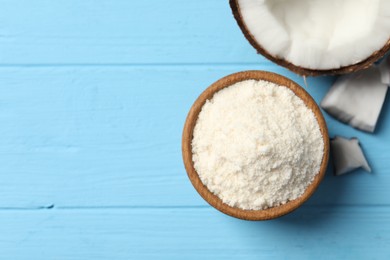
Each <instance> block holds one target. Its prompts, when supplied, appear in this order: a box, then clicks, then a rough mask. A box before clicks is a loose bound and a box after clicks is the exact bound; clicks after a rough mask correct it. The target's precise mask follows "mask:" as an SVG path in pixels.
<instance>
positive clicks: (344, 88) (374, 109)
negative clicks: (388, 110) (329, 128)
mask: <svg viewBox="0 0 390 260" xmlns="http://www.w3.org/2000/svg"><path fill="white" fill-rule="evenodd" d="M383 67H384V65H383ZM383 70H384V71H385V69H383ZM383 75H385V73H382V74H381V73H380V70H379V67H378V66H373V67H371V68H369V69H366V70H363V71H359V72H355V73H352V74H350V75H345V76H341V77H339V78H338V79H337V80H336V82H335V83H334V84H333V86H332V87H331V89H330V90H329V92H328V93H327V94H326V96H325V97H324V99H323V100H322V101H321V107H322V108H323V109H324V110H325V111H326V112H328V113H329V114H330V115H331V116H333V117H335V118H336V119H338V120H340V121H342V122H344V123H347V124H350V125H351V126H353V127H355V128H357V129H360V130H363V131H367V132H374V130H375V126H376V123H377V121H378V118H379V114H380V112H381V109H382V106H383V103H384V100H385V97H386V93H387V89H388V86H387V85H386V84H384V83H383V82H382V81H385V82H386V81H387V78H386V77H385V76H383Z"/></svg>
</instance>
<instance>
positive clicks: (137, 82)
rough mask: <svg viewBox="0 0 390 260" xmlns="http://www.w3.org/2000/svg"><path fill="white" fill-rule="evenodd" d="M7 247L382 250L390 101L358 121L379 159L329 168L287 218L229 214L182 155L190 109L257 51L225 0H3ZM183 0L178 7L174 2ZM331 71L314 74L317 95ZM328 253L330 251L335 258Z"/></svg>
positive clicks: (204, 254) (152, 253)
mask: <svg viewBox="0 0 390 260" xmlns="http://www.w3.org/2000/svg"><path fill="white" fill-rule="evenodd" d="M0 4H1V8H0V198H1V199H0V220H1V223H2V224H1V225H0V252H1V257H0V258H1V259H16V260H18V259H39V260H41V259H48V260H52V259H83V260H84V259H141V260H142V259H183V258H185V259H199V258H202V259H268V258H274V259H286V258H289V259H291V258H292V259H313V258H319V259H321V258H324V259H326V258H328V259H329V258H331V259H348V258H352V259H359V258H361V259H367V258H369V259H388V258H389V250H388V249H387V248H388V244H389V235H388V234H389V224H388V219H389V214H390V203H389V196H390V190H389V185H390V163H389V162H390V161H389V154H390V149H389V143H390V132H389V131H388V129H390V113H389V111H390V102H388V100H387V101H386V102H385V105H384V109H383V113H382V115H381V118H380V120H379V126H378V127H377V129H376V132H375V133H374V134H367V133H363V132H360V131H357V130H355V129H352V128H351V127H349V126H347V125H344V124H341V123H339V122H337V121H335V120H333V119H332V118H330V117H329V116H328V115H327V114H324V117H325V120H326V121H327V124H328V130H329V134H330V136H334V135H335V134H338V135H344V136H346V137H352V136H356V137H358V138H359V140H360V141H361V143H362V146H363V150H364V152H365V154H366V155H367V157H368V160H369V162H370V164H371V166H372V168H373V173H372V174H366V173H364V172H363V171H357V172H355V173H352V174H349V175H345V176H341V177H339V178H336V177H334V176H332V174H331V164H330V167H329V169H328V172H327V174H326V176H325V178H324V180H323V181H322V183H321V185H320V186H319V188H318V190H317V191H316V192H315V193H314V194H313V196H312V197H311V198H310V199H309V201H308V202H307V203H305V204H304V205H303V207H301V208H299V209H297V210H296V211H294V212H293V213H291V214H289V215H287V216H284V217H282V218H280V219H278V220H273V221H269V222H267V223H251V222H245V221H241V220H236V219H233V218H230V217H227V216H225V215H223V214H221V213H220V212H218V211H216V210H214V209H212V208H210V207H209V206H208V205H207V204H206V203H205V202H204V201H203V200H202V199H201V198H200V196H198V194H196V191H195V190H194V189H193V187H192V186H191V183H190V182H189V181H188V178H187V176H186V174H185V169H184V167H183V165H182V159H181V150H180V139H181V133H182V127H183V124H184V121H185V118H186V114H187V112H188V110H189V109H190V107H191V104H192V103H193V102H194V100H195V99H196V98H197V97H198V96H199V94H200V93H201V92H202V91H203V90H204V89H205V88H206V87H207V86H209V85H210V84H211V83H212V82H215V81H216V80H217V79H219V78H221V77H223V76H226V75H228V74H231V73H234V72H237V71H242V70H253V69H258V70H269V71H273V72H276V73H279V74H282V75H284V76H286V77H288V78H290V79H292V80H294V81H295V82H297V83H298V84H300V85H301V86H304V82H303V79H302V78H301V77H298V76H297V75H295V74H293V73H291V72H289V71H287V70H286V69H283V68H280V67H277V66H275V65H273V64H272V63H270V62H268V61H265V60H264V59H263V58H262V57H261V56H260V55H256V54H255V51H254V50H253V48H252V47H251V46H250V45H249V44H248V43H247V42H246V40H245V39H244V37H242V34H241V32H240V31H239V28H238V27H237V25H236V23H235V21H234V19H233V17H232V15H231V10H230V7H229V5H228V2H227V1H220V0H201V1H180V0H168V1H158V0H149V1H126V0H110V1H108V0H103V1H93V0H84V1H76V0H58V1H49V0H36V1H28V0H0ZM173 14H175V15H173ZM333 80H334V78H331V77H327V78H324V77H320V78H315V79H311V78H309V79H308V87H305V89H306V90H307V91H308V92H309V94H310V95H312V96H313V97H314V99H315V100H316V101H317V102H318V101H320V100H321V99H322V97H323V96H324V94H325V93H326V91H327V90H328V88H329V86H330V85H331V83H332V82H333ZM328 256H329V257H328Z"/></svg>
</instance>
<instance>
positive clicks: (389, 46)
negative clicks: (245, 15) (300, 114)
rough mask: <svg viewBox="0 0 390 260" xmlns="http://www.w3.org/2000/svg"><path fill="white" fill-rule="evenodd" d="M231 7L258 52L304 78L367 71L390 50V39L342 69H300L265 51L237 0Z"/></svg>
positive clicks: (232, 2) (232, 0) (233, 0)
mask: <svg viewBox="0 0 390 260" xmlns="http://www.w3.org/2000/svg"><path fill="white" fill-rule="evenodd" d="M229 2H230V7H231V9H232V12H233V15H234V18H235V19H236V21H237V23H238V26H239V27H240V29H241V31H242V32H243V34H244V36H245V38H246V39H247V40H248V41H249V43H250V44H251V45H252V46H253V47H254V48H255V49H256V50H257V52H258V53H259V54H261V55H263V56H264V57H266V58H267V59H269V60H271V61H273V62H275V63H276V64H278V65H280V66H282V67H285V68H287V69H289V70H291V71H292V72H295V73H297V74H299V75H302V76H322V75H337V74H346V73H351V72H355V71H358V70H362V69H366V68H368V67H370V66H371V65H372V64H373V63H374V62H375V61H377V60H379V59H380V58H381V57H383V56H384V55H385V54H386V53H387V52H388V51H389V50H390V38H389V40H388V41H387V42H386V44H385V45H384V46H383V47H382V48H381V49H380V50H377V51H375V52H373V53H372V54H371V55H370V56H369V57H368V58H367V59H365V60H363V61H361V62H358V63H355V64H352V65H348V66H344V67H340V68H335V69H326V70H316V69H309V68H304V67H300V66H297V65H294V64H292V63H291V62H289V61H286V60H284V59H281V58H277V57H274V56H272V55H271V54H270V53H269V52H268V51H267V50H266V49H264V48H263V47H262V46H261V45H260V44H259V43H258V42H257V41H256V40H255V38H254V37H253V35H251V33H250V31H249V30H248V28H247V27H246V25H245V23H244V20H243V19H242V15H241V12H240V8H239V6H238V3H237V0H229Z"/></svg>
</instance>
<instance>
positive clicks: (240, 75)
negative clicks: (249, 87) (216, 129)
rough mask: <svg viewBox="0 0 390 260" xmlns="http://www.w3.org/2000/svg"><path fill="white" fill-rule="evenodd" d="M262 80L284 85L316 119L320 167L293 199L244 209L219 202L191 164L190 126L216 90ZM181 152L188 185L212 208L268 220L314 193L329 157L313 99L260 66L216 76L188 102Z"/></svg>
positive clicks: (326, 138)
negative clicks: (321, 150) (321, 146)
mask: <svg viewBox="0 0 390 260" xmlns="http://www.w3.org/2000/svg"><path fill="white" fill-rule="evenodd" d="M250 79H254V80H265V81H269V82H273V83H276V84H278V85H282V86H285V87H287V88H289V89H290V90H292V91H293V92H294V94H295V95H297V96H298V97H299V98H301V99H302V100H303V101H304V103H305V104H306V106H307V107H308V108H309V109H311V110H312V111H313V113H314V115H315V117H316V119H317V122H318V124H319V127H320V131H321V134H322V137H323V141H324V153H323V157H322V162H321V166H320V170H319V172H318V174H317V175H316V176H315V178H314V180H313V182H312V183H311V184H310V185H309V186H308V187H307V189H306V191H305V192H304V193H303V194H302V195H301V196H300V197H299V198H297V199H295V200H292V201H289V202H287V203H285V204H283V205H280V206H276V207H272V208H268V209H264V210H244V209H240V208H236V207H231V206H229V205H227V204H225V203H223V202H222V200H221V199H220V198H219V197H218V196H216V195H215V194H213V193H212V192H211V191H210V190H209V189H208V188H207V187H206V186H205V185H204V184H203V182H202V181H201V179H200V177H199V175H198V173H197V172H196V170H195V168H194V164H193V161H192V144H191V143H192V139H193V130H194V127H195V124H196V121H197V119H198V115H199V113H200V111H201V109H202V107H203V105H204V104H205V102H206V101H207V100H208V99H210V98H212V96H213V95H214V93H216V92H217V91H219V90H221V89H223V88H225V87H228V86H231V85H233V84H235V83H237V82H240V81H244V80H250ZM182 156H183V162H184V166H185V169H186V171H187V175H188V178H189V179H190V181H191V183H192V185H193V186H194V188H195V189H196V191H197V192H198V193H199V195H200V196H201V197H202V198H203V199H204V200H205V201H206V202H207V203H209V204H210V205H211V206H213V207H214V208H216V209H217V210H219V211H221V212H223V213H225V214H227V215H229V216H232V217H235V218H239V219H244V220H269V219H274V218H277V217H280V216H283V215H285V214H288V213H290V212H292V211H293V210H295V209H297V208H298V207H299V206H301V205H302V204H303V203H304V202H305V201H306V200H308V199H309V198H310V196H311V195H312V194H313V193H314V191H315V190H316V189H317V187H318V186H319V184H320V182H321V181H322V179H323V178H324V175H325V172H326V168H327V164H328V160H329V135H328V130H327V126H326V122H325V119H324V117H323V115H322V113H321V110H320V108H319V107H318V105H317V104H316V102H315V101H314V99H313V98H312V97H311V96H310V95H309V94H308V93H307V92H306V90H304V89H303V88H302V87H301V86H299V85H298V84H297V83H295V82H294V81H292V80H290V79H288V78H286V77H284V76H282V75H279V74H276V73H272V72H267V71H260V70H251V71H242V72H237V73H233V74H230V75H228V76H226V77H223V78H221V79H219V80H218V81H216V82H214V83H213V84H211V85H210V86H209V87H208V88H207V89H206V90H204V91H203V93H202V94H201V95H200V96H199V97H198V98H197V99H196V101H195V102H194V104H193V105H192V107H191V109H190V111H189V113H188V115H187V118H186V121H185V124H184V129H183V135H182Z"/></svg>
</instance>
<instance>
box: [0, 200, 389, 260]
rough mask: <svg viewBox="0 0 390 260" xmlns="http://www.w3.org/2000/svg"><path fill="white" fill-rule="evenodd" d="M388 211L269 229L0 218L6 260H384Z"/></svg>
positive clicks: (90, 216) (74, 215) (175, 221)
mask: <svg viewBox="0 0 390 260" xmlns="http://www.w3.org/2000/svg"><path fill="white" fill-rule="evenodd" d="M389 218H390V211H389V208H388V207H385V208H383V207H363V208H360V207H324V208H323V207H306V208H304V209H300V210H299V211H296V212H294V213H292V214H291V215H288V216H286V217H283V218H281V219H278V220H274V221H270V222H245V221H242V220H236V219H233V218H230V217H228V216H225V215H222V214H219V213H217V212H215V211H214V210H212V209H209V208H200V209H191V208H172V209H117V210H115V209H111V210H104V209H102V210H99V209H96V210H88V209H84V210H66V209H62V210H60V209H53V210H32V211H24V210H21V211H12V210H11V211H0V221H1V223H2V225H0V248H1V255H2V258H4V259H26V258H28V259H75V260H77V259H83V260H84V259H200V258H205V257H207V259H242V258H245V259H259V257H260V258H265V259H269V258H272V259H287V258H288V259H293V258H294V257H297V258H299V259H313V258H316V259H317V258H318V259H346V258H348V259H388V258H389V257H390V251H389V249H388V245H389V243H390V226H389V225H387V223H388V219H389Z"/></svg>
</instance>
